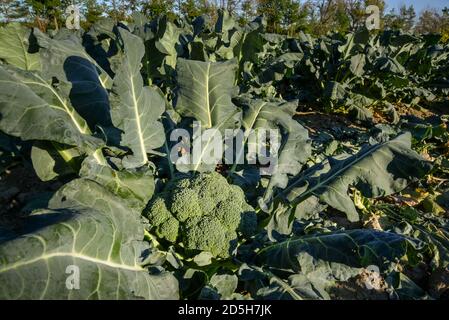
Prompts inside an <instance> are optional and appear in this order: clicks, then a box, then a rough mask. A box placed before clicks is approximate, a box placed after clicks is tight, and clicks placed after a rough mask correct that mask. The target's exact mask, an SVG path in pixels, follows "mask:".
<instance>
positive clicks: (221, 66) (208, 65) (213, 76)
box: [175, 59, 240, 171]
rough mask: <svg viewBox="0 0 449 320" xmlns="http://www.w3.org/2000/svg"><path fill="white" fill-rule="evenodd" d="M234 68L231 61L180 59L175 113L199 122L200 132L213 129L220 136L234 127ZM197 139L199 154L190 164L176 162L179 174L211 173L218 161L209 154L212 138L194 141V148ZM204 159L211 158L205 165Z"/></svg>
mask: <svg viewBox="0 0 449 320" xmlns="http://www.w3.org/2000/svg"><path fill="white" fill-rule="evenodd" d="M236 68H237V65H236V64H235V61H234V60H230V61H226V62H202V61H193V60H186V59H179V60H178V63H177V66H176V71H177V82H178V93H177V100H176V106H175V110H176V111H177V112H178V113H179V114H180V115H181V116H184V117H191V118H193V119H194V120H197V121H199V123H200V125H201V129H202V130H204V129H214V130H217V131H218V132H221V133H223V132H224V130H225V129H234V128H235V127H237V124H238V123H239V121H240V111H239V109H238V108H237V107H236V106H235V105H234V104H233V103H232V101H231V98H232V97H233V96H234V95H235V93H236V90H237V88H236V87H235V86H234V76H235V70H236ZM199 139H202V141H201V152H200V154H199V155H196V156H194V157H192V159H191V163H190V164H184V163H180V162H178V163H177V164H176V166H177V169H178V170H180V171H189V170H193V171H212V170H214V168H215V163H218V162H219V161H220V160H221V158H222V156H221V155H220V156H219V158H216V157H215V154H214V155H212V154H211V152H212V150H213V146H214V145H213V142H214V135H209V136H208V137H207V138H204V139H203V137H202V136H200V137H194V141H193V144H194V145H195V144H196V143H197V142H198V141H199ZM206 156H211V159H208V161H205V159H206ZM181 159H182V158H181ZM209 162H210V163H209Z"/></svg>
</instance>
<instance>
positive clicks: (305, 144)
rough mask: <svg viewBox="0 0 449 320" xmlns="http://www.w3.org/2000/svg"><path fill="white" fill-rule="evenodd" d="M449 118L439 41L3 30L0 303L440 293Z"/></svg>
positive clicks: (446, 260) (447, 246)
mask: <svg viewBox="0 0 449 320" xmlns="http://www.w3.org/2000/svg"><path fill="white" fill-rule="evenodd" d="M448 124H449V44H448V43H447V42H446V43H444V41H442V40H441V37H440V35H438V34H427V35H420V36H418V35H413V34H409V33H402V32H399V31H389V30H385V31H378V30H377V31H376V30H372V31H369V30H367V29H366V28H361V29H359V30H357V31H355V32H349V33H347V34H345V35H342V34H339V33H333V34H328V35H326V36H321V37H312V36H311V35H308V34H305V33H302V32H301V33H300V34H299V36H295V37H290V36H286V35H279V34H273V33H268V32H266V22H265V20H264V19H263V18H262V17H260V18H257V19H255V20H254V21H252V22H250V23H248V24H247V25H244V26H241V25H239V24H238V23H237V22H236V21H235V20H234V19H233V17H232V16H231V15H229V14H228V13H227V12H226V11H225V10H220V11H219V13H218V19H217V21H216V22H213V23H212V22H210V21H208V20H207V19H206V18H205V17H202V16H200V17H198V18H196V19H194V20H193V21H192V22H187V21H186V20H184V19H175V20H173V19H169V18H167V17H166V16H161V17H159V18H157V19H154V20H149V19H147V18H146V17H145V16H144V15H142V14H134V16H133V21H132V22H126V23H124V22H123V23H116V22H114V21H113V20H111V19H102V20H100V21H99V22H97V23H95V24H94V25H92V26H91V27H90V28H89V29H88V30H82V29H81V30H69V29H65V28H62V29H60V30H59V31H58V32H52V31H49V32H47V33H44V32H42V31H40V30H39V29H37V28H34V29H32V28H27V27H26V26H24V25H22V24H19V23H10V24H7V25H5V26H4V27H1V28H0V298H1V299H238V300H251V299H256V300H257V299H276V300H277V299H294V300H306V299H337V300H339V299H448V298H449V130H448ZM198 130H200V131H201V132H202V133H206V132H215V133H218V135H217V134H212V135H206V134H198ZM267 132H269V133H270V135H269V136H268V137H267V136H266V133H267ZM272 132H276V133H278V134H279V135H278V136H276V137H277V138H279V139H277V138H276V137H274V136H271V133H272ZM229 133H231V134H229ZM259 133H264V134H265V135H264V134H262V135H258V134H259ZM190 137H192V138H190ZM217 137H218V144H223V145H222V148H220V149H219V150H218V151H217V149H216V148H211V146H216V145H217ZM254 137H256V138H254ZM238 138H240V139H238ZM225 140H226V142H228V143H224V142H225ZM230 141H231V142H232V143H229V142H230ZM239 141H240V143H239ZM196 151H199V152H196ZM262 151H264V153H263V152H262ZM261 155H262V156H261ZM263 155H264V156H263ZM238 160H241V161H238ZM267 160H269V163H268V162H267ZM273 163H274V165H273Z"/></svg>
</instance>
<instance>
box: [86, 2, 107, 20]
mask: <svg viewBox="0 0 449 320" xmlns="http://www.w3.org/2000/svg"><path fill="white" fill-rule="evenodd" d="M103 11H104V6H102V5H100V4H99V3H98V2H97V0H87V1H86V12H85V18H86V24H87V25H88V26H89V25H91V24H93V23H95V22H97V21H98V20H100V18H101V16H102V14H103Z"/></svg>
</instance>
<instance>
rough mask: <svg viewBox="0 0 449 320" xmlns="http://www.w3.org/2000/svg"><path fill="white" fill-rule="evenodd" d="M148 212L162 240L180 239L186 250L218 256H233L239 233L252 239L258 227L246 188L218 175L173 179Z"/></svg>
mask: <svg viewBox="0 0 449 320" xmlns="http://www.w3.org/2000/svg"><path fill="white" fill-rule="evenodd" d="M145 213H146V216H147V217H148V220H149V222H150V224H151V225H152V226H153V227H154V230H155V233H156V235H157V236H158V237H161V238H164V239H166V240H167V241H169V242H172V243H174V242H176V240H177V239H178V238H180V240H182V242H183V244H184V246H185V248H186V249H188V250H201V251H209V252H211V253H212V254H213V255H214V256H215V257H223V258H226V257H229V255H230V252H231V251H232V250H233V249H234V248H235V246H236V244H237V232H240V233H242V234H243V235H244V236H245V237H250V236H251V235H253V234H254V233H255V231H256V228H257V216H256V213H255V212H254V209H253V208H252V207H251V206H250V205H249V204H247V203H246V201H245V195H244V193H243V191H242V189H240V187H238V186H235V185H230V184H228V182H227V181H226V179H225V178H224V177H223V176H221V175H220V174H219V173H216V172H213V173H201V174H198V175H196V176H194V177H183V178H177V179H173V180H172V181H170V182H169V183H168V184H167V186H166V188H165V189H164V192H162V193H161V194H159V195H158V196H156V198H154V199H153V200H152V201H151V203H150V204H149V206H148V208H147V210H146V212H145Z"/></svg>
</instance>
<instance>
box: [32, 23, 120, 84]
mask: <svg viewBox="0 0 449 320" xmlns="http://www.w3.org/2000/svg"><path fill="white" fill-rule="evenodd" d="M34 35H35V36H36V38H37V41H38V44H39V46H40V47H42V48H44V50H42V51H41V52H40V53H41V59H42V61H43V69H44V72H45V73H47V74H49V75H52V76H58V78H59V79H62V80H65V81H70V75H67V74H66V73H67V68H73V66H70V65H68V64H70V63H74V64H76V63H79V61H80V60H81V61H83V63H82V64H81V65H79V66H80V67H81V68H82V70H83V71H82V72H86V71H88V72H92V71H91V70H86V69H92V68H91V67H88V68H86V65H89V64H91V65H93V66H95V68H96V71H98V72H99V75H98V76H99V78H100V81H101V84H102V86H103V87H104V88H110V86H111V84H112V79H111V77H110V76H109V75H108V73H107V72H106V71H104V70H103V69H102V68H101V67H100V66H99V65H98V64H97V62H96V61H95V60H94V59H93V58H92V57H91V56H90V55H89V54H88V53H87V52H86V50H85V49H84V47H83V46H82V44H81V39H80V38H79V37H77V36H76V34H73V33H69V34H67V35H64V37H60V38H59V39H51V38H50V37H49V36H47V35H46V34H44V33H43V32H41V31H39V29H36V28H35V29H34ZM70 59H75V61H74V62H70ZM77 61H78V62H77ZM85 62H89V63H88V64H86V63H85ZM80 71H81V70H78V72H80ZM71 74H73V72H71Z"/></svg>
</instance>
